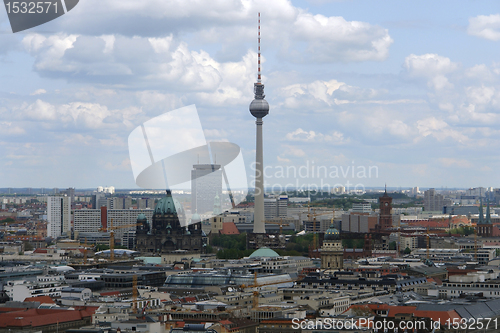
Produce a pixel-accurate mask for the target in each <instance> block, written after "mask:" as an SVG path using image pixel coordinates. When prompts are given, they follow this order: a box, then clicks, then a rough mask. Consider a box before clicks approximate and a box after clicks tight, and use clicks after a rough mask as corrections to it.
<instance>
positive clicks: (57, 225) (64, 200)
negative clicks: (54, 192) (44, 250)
mask: <svg viewBox="0 0 500 333" xmlns="http://www.w3.org/2000/svg"><path fill="white" fill-rule="evenodd" d="M47 222H48V223H47V236H49V237H52V238H57V237H59V236H61V235H62V234H63V233H66V232H69V231H71V198H70V197H67V196H66V197H62V196H51V197H47Z"/></svg>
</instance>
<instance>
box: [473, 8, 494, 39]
mask: <svg viewBox="0 0 500 333" xmlns="http://www.w3.org/2000/svg"><path fill="white" fill-rule="evenodd" d="M467 33H468V34H469V35H472V36H476V37H480V38H484V39H489V40H492V41H498V40H500V14H492V15H478V16H476V17H471V18H469V26H468V27H467Z"/></svg>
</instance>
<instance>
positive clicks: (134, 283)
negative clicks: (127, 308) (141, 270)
mask: <svg viewBox="0 0 500 333" xmlns="http://www.w3.org/2000/svg"><path fill="white" fill-rule="evenodd" d="M132 312H133V313H137V275H136V274H134V276H133V278H132Z"/></svg>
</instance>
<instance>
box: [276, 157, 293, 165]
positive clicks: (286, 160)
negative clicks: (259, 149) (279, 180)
mask: <svg viewBox="0 0 500 333" xmlns="http://www.w3.org/2000/svg"><path fill="white" fill-rule="evenodd" d="M276 158H277V159H278V162H285V163H290V162H291V161H290V160H289V159H288V158H284V157H281V156H276Z"/></svg>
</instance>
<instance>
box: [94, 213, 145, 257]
mask: <svg viewBox="0 0 500 333" xmlns="http://www.w3.org/2000/svg"><path fill="white" fill-rule="evenodd" d="M138 225H142V223H132V224H125V225H119V226H116V227H113V219H110V221H109V227H107V228H101V229H99V231H104V232H107V231H109V260H110V261H113V260H115V230H116V229H122V228H132V227H136V226H138Z"/></svg>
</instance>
